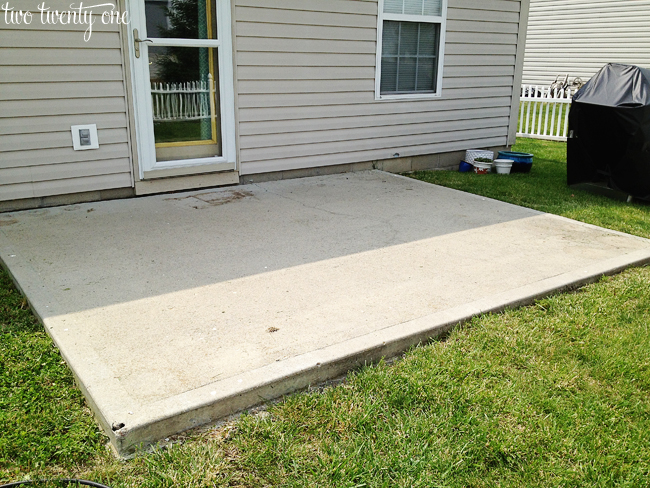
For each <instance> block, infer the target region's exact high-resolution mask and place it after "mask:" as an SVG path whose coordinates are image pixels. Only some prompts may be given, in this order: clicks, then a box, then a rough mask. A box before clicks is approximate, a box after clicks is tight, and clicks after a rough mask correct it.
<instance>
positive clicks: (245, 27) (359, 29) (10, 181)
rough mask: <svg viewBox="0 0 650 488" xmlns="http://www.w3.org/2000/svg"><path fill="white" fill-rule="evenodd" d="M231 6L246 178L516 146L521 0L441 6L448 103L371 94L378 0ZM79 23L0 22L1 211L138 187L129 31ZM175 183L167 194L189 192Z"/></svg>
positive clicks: (64, 5) (246, 1)
mask: <svg viewBox="0 0 650 488" xmlns="http://www.w3.org/2000/svg"><path fill="white" fill-rule="evenodd" d="M232 1H233V11H234V20H233V29H234V35H235V53H234V54H235V82H236V85H235V91H236V95H235V96H236V101H235V102H236V107H237V108H236V110H237V114H236V115H237V135H238V156H239V161H240V168H239V169H240V173H241V174H243V175H252V174H266V173H274V172H279V171H289V172H290V171H299V170H303V169H305V168H315V167H328V168H331V169H333V168H334V166H337V165H349V164H354V163H361V162H372V161H386V160H393V159H394V158H395V157H396V156H395V155H396V154H399V158H400V159H401V160H404V158H416V157H420V156H422V155H429V154H447V155H454V160H455V159H457V157H456V155H457V154H458V153H457V152H458V151H463V150H465V149H467V148H470V147H504V146H506V145H507V144H508V142H509V137H508V136H509V128H510V132H511V134H510V135H511V137H510V139H512V127H510V125H511V124H510V123H511V121H512V120H514V118H516V113H515V117H514V118H513V116H512V113H513V112H512V106H513V105H512V96H513V92H514V91H516V92H518V90H514V87H515V86H517V87H518V85H519V82H518V80H517V78H518V76H520V69H521V65H520V66H519V70H516V67H517V66H516V60H517V55H518V54H519V56H520V58H521V54H522V53H521V52H520V51H523V43H522V42H521V41H522V39H523V37H522V36H524V35H525V28H524V26H523V25H520V18H522V19H524V18H525V16H526V14H527V5H528V0H449V9H448V21H447V33H446V45H445V57H444V68H443V69H444V78H443V82H442V97H441V98H438V99H429V100H410V101H376V100H375V62H376V56H375V55H376V42H377V38H376V36H377V10H378V5H377V0H232ZM30 3H31V4H32V6H36V5H37V4H38V3H39V2H30ZM119 3H120V6H121V7H124V0H120V2H119ZM47 5H48V6H49V7H50V8H51V10H55V9H58V10H65V9H69V8H70V7H69V2H68V1H67V0H50V1H49V2H47ZM98 13H99V12H98ZM35 14H36V15H38V13H37V12H35ZM524 25H525V21H524ZM85 28H86V26H74V25H73V26H66V27H63V26H60V25H59V26H56V27H55V26H44V25H42V24H41V23H40V22H33V23H32V24H31V25H29V26H24V25H21V26H11V25H10V26H7V25H5V24H4V23H3V24H0V45H1V46H3V49H1V50H0V211H1V210H3V209H4V210H6V209H10V208H29V207H36V206H41V205H48V204H53V203H69V202H70V199H65V198H64V199H59V200H52V199H53V198H56V197H57V196H66V195H68V196H70V195H73V196H74V197H73V198H72V199H73V200H74V199H75V198H76V199H77V201H87V200H96V199H103V198H107V197H108V195H112V193H110V192H113V191H115V192H116V193H115V195H121V196H124V195H128V194H132V192H133V184H134V183H133V156H132V153H133V152H134V151H133V147H132V146H131V143H130V137H131V135H132V130H131V129H132V128H131V129H130V128H129V127H130V123H129V106H128V98H127V84H128V83H129V82H128V79H127V77H128V76H129V73H128V71H127V70H126V69H125V62H127V61H126V60H125V59H124V56H125V55H127V54H126V52H127V51H126V50H124V49H122V48H121V46H123V45H124V41H123V39H122V37H121V36H123V35H124V32H125V31H124V32H121V31H120V29H119V27H118V26H117V25H109V26H105V25H103V24H102V23H101V22H100V21H99V19H97V20H96V22H95V25H94V31H93V34H92V36H91V39H90V40H89V41H88V42H83V31H84V30H85ZM90 123H96V124H97V126H98V129H99V142H100V149H99V150H93V151H74V150H73V149H72V138H71V133H70V126H71V125H79V124H90ZM513 127H514V126H513ZM455 152H456V154H454V153H455ZM448 159H449V158H448ZM380 167H384V168H389V167H391V165H390V164H383V165H380ZM395 167H398V166H395ZM294 174H297V173H294ZM194 178H195V179H196V178H199V177H198V176H195V177H194ZM173 181H176V180H171V179H170V180H166V183H167V186H166V187H165V189H164V190H161V191H170V190H173V189H180V188H186V186H183V185H182V184H180V183H179V186H178V187H177V188H176V187H174V183H173ZM75 195H76V196H75ZM44 198H50V200H47V201H45V200H43V199H44ZM3 202H5V203H10V205H9V206H7V205H4V204H3ZM12 202H22V203H20V205H17V204H16V205H14V204H13V203H12ZM48 202H49V203H48ZM12 205H13V206H12Z"/></svg>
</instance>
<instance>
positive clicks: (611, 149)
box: [567, 64, 650, 199]
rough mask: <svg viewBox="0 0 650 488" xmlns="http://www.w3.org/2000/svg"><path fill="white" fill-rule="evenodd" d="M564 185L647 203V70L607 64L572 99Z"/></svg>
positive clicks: (649, 87) (649, 152)
mask: <svg viewBox="0 0 650 488" xmlns="http://www.w3.org/2000/svg"><path fill="white" fill-rule="evenodd" d="M567 180H568V184H569V185H573V184H576V183H588V182H607V184H608V185H609V187H610V188H613V189H615V190H620V191H623V192H625V193H627V194H628V195H633V196H635V197H638V198H643V199H650V69H644V68H639V67H637V66H627V65H623V64H608V65H607V66H605V67H604V68H603V69H601V70H600V71H599V72H598V73H597V74H596V75H595V76H594V77H593V78H592V79H591V80H589V81H588V82H587V83H586V84H585V85H584V86H583V87H582V88H581V89H580V90H578V92H577V93H576V94H575V96H574V97H573V101H572V103H571V111H570V112H569V139H568V141H567Z"/></svg>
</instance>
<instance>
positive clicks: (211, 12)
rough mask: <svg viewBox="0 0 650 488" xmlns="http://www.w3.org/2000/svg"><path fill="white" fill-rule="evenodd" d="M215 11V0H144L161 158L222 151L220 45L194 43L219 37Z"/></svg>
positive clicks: (168, 159)
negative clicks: (214, 46) (209, 45)
mask: <svg viewBox="0 0 650 488" xmlns="http://www.w3.org/2000/svg"><path fill="white" fill-rule="evenodd" d="M215 10H216V9H215V5H214V0H145V11H146V16H147V36H148V37H149V38H150V39H153V40H154V43H153V45H151V46H149V49H148V52H149V77H150V82H151V101H152V108H153V113H152V117H153V126H154V136H155V147H156V160H157V161H175V160H187V159H200V158H209V157H215V156H220V155H221V143H220V140H221V137H220V121H219V113H220V108H219V96H218V94H219V73H218V66H219V63H218V57H217V55H218V52H217V51H218V48H211V47H198V46H196V47H195V46H192V40H207V39H213V40H214V39H217V30H216V25H217V22H216V17H215ZM179 40H182V41H183V42H182V43H183V45H182V46H177V45H174V46H165V45H164V44H166V43H169V44H178V41H179ZM160 44H163V45H160Z"/></svg>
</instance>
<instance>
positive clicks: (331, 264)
mask: <svg viewBox="0 0 650 488" xmlns="http://www.w3.org/2000/svg"><path fill="white" fill-rule="evenodd" d="M0 259H2V261H3V262H4V263H5V264H6V266H7V267H8V268H9V270H10V272H11V273H12V275H13V276H14V278H15V280H16V281H17V282H18V284H19V286H20V287H21V288H22V290H23V291H24V292H25V293H26V295H27V297H28V299H29V300H30V303H31V304H32V306H33V308H34V309H35V311H36V313H37V314H38V316H39V317H40V318H41V320H42V321H43V323H44V325H45V327H46V329H47V330H48V332H49V333H50V334H51V335H52V337H53V339H54V340H55V342H56V344H57V345H58V347H59V348H60V349H61V352H62V354H63V355H64V357H65V359H66V360H67V361H68V363H69V364H70V367H71V368H72V370H73V372H74V373H75V375H76V377H77V379H78V382H79V384H80V386H81V387H82V390H83V391H84V392H85V394H86V396H87V398H88V401H89V403H90V404H91V406H92V407H93V410H94V411H95V413H96V415H97V417H98V419H99V420H100V422H101V423H102V425H103V426H104V427H105V429H106V430H107V432H108V433H109V436H110V437H111V440H112V441H113V443H114V445H115V446H116V448H117V449H118V451H120V452H121V453H127V452H129V451H130V450H132V449H133V448H134V447H135V446H136V445H138V444H139V443H145V444H146V443H150V442H153V441H155V440H156V439H159V438H161V437H163V436H166V435H169V434H172V433H174V432H178V431H180V430H183V429H187V428H189V427H192V426H194V425H198V424H201V423H204V422H208V421H211V420H214V419H216V418H219V417H220V416H223V415H226V414H228V413H232V412H234V411H236V410H238V409H241V408H244V407H246V406H249V405H251V404H254V403H258V402H260V401H264V400H265V399H269V398H273V397H276V396H278V395H281V394H284V393H286V392H288V391H291V390H293V389H296V388H300V387H304V386H306V385H307V384H309V383H312V382H314V381H322V380H324V379H327V378H328V377H332V376H334V375H337V374H340V373H341V372H343V371H345V370H346V369H347V368H350V367H354V366H357V365H359V364H363V361H366V360H372V359H376V358H377V357H381V356H382V355H386V354H387V355H390V354H395V353H397V352H398V351H399V350H401V349H403V348H405V347H407V346H408V345H409V344H413V343H417V342H418V341H420V340H423V339H425V338H426V337H429V336H433V335H435V334H437V333H439V332H441V331H443V330H447V329H448V328H449V327H450V326H452V325H453V324H454V323H457V322H458V321H460V320H463V319H465V318H467V317H470V316H472V315H474V314H476V313H480V312H481V311H485V310H498V309H500V308H502V307H503V306H506V305H516V304H518V303H526V302H527V301H530V299H532V298H534V297H536V296H542V295H544V294H547V293H549V292H551V291H553V290H557V289H563V288H566V287H571V286H576V285H578V284H581V283H585V282H588V281H590V280H593V279H595V278H596V277H597V276H599V275H600V274H603V273H611V272H615V271H618V270H620V269H623V268H624V267H626V266H629V265H633V264H641V263H644V262H647V261H648V260H650V241H647V240H645V239H641V238H637V237H632V236H627V235H625V234H621V233H618V232H614V231H610V230H605V229H600V228H597V227H594V226H589V225H586V224H582V223H578V222H574V221H571V220H568V219H563V218H561V217H557V216H552V215H548V214H543V213H540V212H536V211H533V210H530V209H525V208H521V207H517V206H514V205H510V204H506V203H502V202H497V201H494V200H490V199H487V198H483V197H479V196H475V195H470V194H467V193H462V192H458V191H454V190H450V189H446V188H442V187H438V186H434V185H429V184H426V183H422V182H419V181H415V180H411V179H408V178H404V177H400V176H395V175H391V174H388V173H383V172H379V171H369V172H361V173H351V174H343V175H334V176H324V177H313V178H305V179H298V180H284V181H277V182H269V183H260V184H251V185H244V186H238V187H231V188H222V189H216V190H203V191H196V192H189V193H182V194H168V195H157V196H152V197H146V198H138V199H129V200H120V201H110V202H101V203H91V204H80V205H73V206H68V207H59V208H51V209H41V210H31V211H24V212H15V213H10V214H0ZM121 423H124V424H125V427H124V428H123V429H120V430H118V431H117V432H113V431H112V430H111V426H112V425H114V424H121Z"/></svg>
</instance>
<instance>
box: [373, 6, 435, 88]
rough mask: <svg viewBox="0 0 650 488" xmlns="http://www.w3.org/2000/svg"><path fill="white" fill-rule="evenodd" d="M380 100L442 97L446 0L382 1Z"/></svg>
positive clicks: (378, 68)
mask: <svg viewBox="0 0 650 488" xmlns="http://www.w3.org/2000/svg"><path fill="white" fill-rule="evenodd" d="M379 9H380V10H379V25H378V26H377V32H378V39H377V46H378V49H377V51H378V52H377V81H376V94H377V98H380V99H383V98H409V97H410V98H413V97H416V98H422V97H436V96H440V84H441V81H442V60H443V55H444V38H445V21H446V9H447V1H446V0H379Z"/></svg>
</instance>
